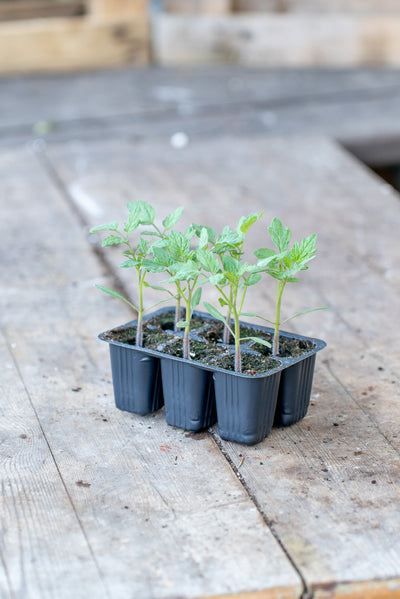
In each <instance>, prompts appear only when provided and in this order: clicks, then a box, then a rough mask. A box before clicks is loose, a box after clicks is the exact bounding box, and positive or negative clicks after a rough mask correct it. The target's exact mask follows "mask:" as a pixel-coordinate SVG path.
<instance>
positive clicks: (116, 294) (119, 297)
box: [95, 284, 138, 312]
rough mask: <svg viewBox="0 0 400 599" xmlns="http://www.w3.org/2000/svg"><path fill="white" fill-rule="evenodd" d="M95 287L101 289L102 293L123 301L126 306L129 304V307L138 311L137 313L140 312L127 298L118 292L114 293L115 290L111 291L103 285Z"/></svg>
mask: <svg viewBox="0 0 400 599" xmlns="http://www.w3.org/2000/svg"><path fill="white" fill-rule="evenodd" d="M95 287H97V289H100V291H104V293H108V295H111V296H112V297H116V298H117V299H120V300H122V301H123V302H125V303H126V304H129V306H131V308H133V309H134V310H136V312H138V308H136V306H134V305H133V304H131V302H130V301H129V300H127V299H126V297H124V296H123V295H121V294H120V293H118V291H114V289H109V288H108V287H103V285H97V284H96V285H95Z"/></svg>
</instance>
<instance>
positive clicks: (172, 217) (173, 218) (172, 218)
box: [162, 206, 183, 229]
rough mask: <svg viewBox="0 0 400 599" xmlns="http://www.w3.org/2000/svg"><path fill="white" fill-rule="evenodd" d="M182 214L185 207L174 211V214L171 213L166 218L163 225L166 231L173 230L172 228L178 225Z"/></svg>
mask: <svg viewBox="0 0 400 599" xmlns="http://www.w3.org/2000/svg"><path fill="white" fill-rule="evenodd" d="M182 212H183V207H182V206H181V207H179V208H177V209H176V210H174V211H173V212H171V214H168V216H166V217H165V218H164V220H163V223H162V224H163V227H164V229H172V227H173V226H174V225H176V223H177V222H178V220H179V219H180V217H181V216H182Z"/></svg>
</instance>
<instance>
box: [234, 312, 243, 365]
mask: <svg viewBox="0 0 400 599" xmlns="http://www.w3.org/2000/svg"><path fill="white" fill-rule="evenodd" d="M233 318H234V320H235V372H242V356H241V354H240V324H239V315H238V313H237V312H236V309H234V310H233Z"/></svg>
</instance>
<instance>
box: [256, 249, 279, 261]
mask: <svg viewBox="0 0 400 599" xmlns="http://www.w3.org/2000/svg"><path fill="white" fill-rule="evenodd" d="M254 255H255V256H256V258H258V259H259V260H265V259H267V258H274V257H275V256H276V252H275V251H274V250H268V249H267V248H260V249H259V250H256V251H255V252H254Z"/></svg>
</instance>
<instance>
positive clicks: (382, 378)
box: [0, 70, 400, 599]
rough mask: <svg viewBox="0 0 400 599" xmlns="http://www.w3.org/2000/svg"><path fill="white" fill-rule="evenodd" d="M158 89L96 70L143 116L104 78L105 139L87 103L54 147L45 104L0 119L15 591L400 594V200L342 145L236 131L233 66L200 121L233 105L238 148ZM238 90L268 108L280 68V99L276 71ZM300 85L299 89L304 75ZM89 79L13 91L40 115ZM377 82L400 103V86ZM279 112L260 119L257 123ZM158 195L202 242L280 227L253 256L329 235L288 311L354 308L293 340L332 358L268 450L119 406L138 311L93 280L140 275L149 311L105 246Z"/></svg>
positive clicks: (191, 77)
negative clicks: (32, 97) (306, 405)
mask: <svg viewBox="0 0 400 599" xmlns="http://www.w3.org/2000/svg"><path fill="white" fill-rule="evenodd" d="M224 73H225V75H224ZM158 76H159V77H160V78H161V79H162V78H164V80H163V81H161V83H160V82H159V80H158V79H157V73H152V72H147V71H142V72H138V73H130V74H129V77H128V76H127V75H126V74H125V73H122V72H121V73H119V74H118V73H109V74H107V73H103V74H102V75H100V74H98V75H93V78H94V80H96V81H97V89H98V87H99V86H100V87H101V85H100V82H102V84H103V86H104V87H103V89H104V90H106V83H107V82H108V86H109V88H108V92H107V93H108V94H109V97H110V98H115V97H118V95H119V94H121V96H120V97H122V96H123V95H124V94H122V92H121V89H120V88H119V87H118V85H116V84H115V83H116V82H118V81H119V82H120V84H121V85H122V83H123V81H124V77H125V78H126V79H125V84H126V85H128V80H129V81H130V83H131V84H132V88H131V89H132V90H135V91H134V92H132V96H134V100H132V106H131V112H130V113H129V114H127V113H123V114H122V115H121V110H122V111H123V110H124V108H125V107H126V104H127V103H128V100H125V105H124V102H123V101H122V100H121V103H118V102H116V101H114V103H113V101H112V100H111V101H110V105H109V106H107V102H106V101H105V98H104V97H101V98H100V99H98V102H97V103H96V97H94V96H90V88H91V86H90V85H89V80H87V82H86V85H87V88H86V90H87V93H88V94H89V97H93V100H92V104H91V105H92V106H93V112H94V113H96V111H97V112H98V113H99V114H98V117H97V118H98V120H97V121H96V119H95V118H94V117H93V120H90V118H92V117H90V118H89V116H87V115H83V108H81V109H80V110H78V109H77V106H78V102H77V101H76V105H75V113H74V112H73V106H74V101H71V102H70V103H69V104H68V102H65V103H64V105H63V106H61V105H60V104H58V105H56V104H44V105H43V106H42V114H44V115H46V118H48V119H49V120H51V121H52V122H53V123H54V128H53V132H52V133H50V134H49V136H48V138H47V140H45V141H44V140H43V139H34V136H32V135H31V136H30V135H29V122H33V121H34V120H37V117H36V116H35V115H36V114H38V107H39V102H38V100H37V99H36V108H35V102H32V104H31V106H30V108H28V110H30V113H29V112H28V113H27V114H25V123H24V122H23V119H24V116H23V115H22V113H21V110H19V109H18V102H20V105H21V107H22V104H23V103H22V101H21V99H19V100H18V99H17V100H16V101H15V102H14V103H13V102H11V103H10V104H8V105H7V106H8V118H9V119H13V120H8V121H7V122H5V119H6V117H5V116H4V112H3V117H2V118H3V121H0V133H1V134H2V149H1V150H0V171H1V181H2V186H1V192H0V193H1V206H2V220H1V234H2V244H1V252H2V256H1V265H2V273H3V276H2V282H1V286H2V292H1V299H0V302H1V304H0V305H1V311H0V313H1V321H0V322H1V341H0V346H1V354H2V364H3V368H2V376H1V408H0V410H1V416H2V417H1V420H0V426H1V437H0V439H1V444H0V457H1V470H2V503H1V508H0V515H1V524H2V535H1V537H0V555H1V567H0V589H1V593H0V595H1V597H2V598H3V597H4V598H7V599H8V598H10V599H11V598H13V599H14V598H16V597H21V598H24V599H25V598H29V599H36V598H42V597H45V598H51V599H53V598H54V599H56V598H57V599H64V598H65V599H67V598H68V599H69V598H70V597H74V598H81V597H82V598H83V597H85V598H86V597H96V598H97V597H98V598H102V597H107V598H117V599H120V598H122V599H125V598H127V599H128V598H129V599H176V598H178V597H182V598H185V599H186V598H191V597H193V598H194V597H197V598H200V597H203V598H206V597H207V598H208V599H209V598H211V597H221V596H222V597H225V598H226V597H233V596H239V597H241V598H242V599H244V598H246V599H250V598H251V599H253V598H254V599H255V598H257V599H261V598H263V599H264V598H265V599H270V598H274V599H278V598H279V599H287V598H290V599H292V598H300V597H301V598H302V599H306V598H310V597H315V598H316V599H326V598H335V599H338V598H344V597H354V598H357V599H364V598H365V599H372V598H373V599H381V598H383V599H385V598H389V597H390V598H392V597H400V510H399V500H400V458H399V450H400V436H399V422H400V404H399V359H400V343H399V335H398V328H397V327H398V323H399V322H400V307H399V290H400V277H399V267H398V265H399V263H400V249H399V244H398V231H399V230H400V204H399V195H398V194H397V193H396V192H395V191H394V190H393V189H392V188H391V187H390V186H388V185H387V184H386V183H384V182H383V181H381V180H380V179H379V178H378V177H377V176H376V175H374V174H373V173H371V172H370V171H369V170H368V169H367V168H365V167H364V166H363V165H361V163H359V162H358V160H357V159H356V158H354V157H353V156H352V155H350V154H349V153H348V152H347V151H346V150H344V149H343V148H342V147H341V146H340V145H339V144H338V143H337V142H336V141H334V140H332V139H330V138H329V135H327V134H328V133H329V131H328V132H326V133H324V132H323V131H321V130H319V131H317V132H312V133H311V134H310V133H307V132H306V131H304V130H303V131H298V132H296V134H294V132H293V131H291V132H288V133H286V134H285V133H284V132H282V131H277V132H276V134H275V135H271V133H269V134H268V135H260V131H256V128H252V127H250V126H249V127H248V130H247V133H246V131H244V130H243V131H241V132H240V133H239V132H238V131H234V130H233V131H231V130H230V129H229V127H228V126H227V123H228V122H229V121H228V119H227V116H226V114H224V106H225V105H226V95H225V90H226V85H227V82H228V81H229V80H230V81H231V85H232V78H233V77H234V74H233V72H232V70H230V71H226V72H225V71H221V73H220V77H219V84H218V85H219V88H220V91H218V85H217V78H216V75H215V72H214V73H211V74H210V76H209V79H208V80H207V78H206V77H205V74H204V73H200V74H196V73H195V74H193V73H192V74H190V73H187V74H186V79H187V81H189V83H187V86H188V87H187V89H189V90H192V92H191V94H192V100H191V102H192V104H193V103H194V104H195V105H196V101H195V99H196V98H200V100H198V103H197V104H198V106H200V107H201V106H203V107H204V106H205V105H206V104H207V102H210V101H211V100H210V98H211V97H214V99H213V102H214V108H213V109H210V108H208V109H207V110H208V111H209V112H210V113H213V114H214V116H210V119H211V120H212V119H214V122H215V123H217V124H218V123H219V125H218V126H217V133H218V134H217V135H214V134H212V133H207V131H205V130H204V128H202V127H204V120H202V119H201V118H200V117H199V116H198V115H197V117H196V118H195V116H192V117H190V118H191V120H190V119H189V121H186V120H185V119H186V118H189V117H185V115H183V116H182V115H181V116H179V115H178V113H177V110H176V109H175V108H176V107H175V108H174V109H172V108H171V106H169V107H168V103H171V102H172V103H173V101H172V100H170V101H167V102H166V103H167V106H164V108H163V109H162V110H161V107H160V105H159V104H160V103H161V104H162V103H163V102H164V103H165V100H164V101H161V100H159V97H158V99H157V98H156V100H154V102H153V103H151V102H150V101H149V102H147V99H146V98H155V97H156V91H155V90H158V91H157V93H158V94H159V95H160V93H161V95H162V94H164V98H165V97H166V96H168V94H170V96H171V94H172V95H174V94H175V97H176V95H177V94H178V95H179V94H181V97H182V96H184V94H185V93H187V92H183V91H182V89H184V88H181V91H180V92H178V91H177V87H178V85H177V77H178V76H179V77H181V78H183V77H184V73H182V72H181V73H180V74H178V75H177V74H175V75H173V74H171V77H172V79H173V77H175V79H174V82H173V85H172V86H170V88H169V90H168V84H167V81H166V80H167V73H166V72H162V73H158ZM369 76H370V78H371V79H370V80H371V81H372V75H371V74H370V75H369ZM396 76H397V77H398V74H396ZM224 77H225V79H224ZM235 77H236V79H240V77H242V79H243V80H244V81H247V83H248V84H250V80H252V81H253V84H252V85H253V89H254V92H253V95H256V94H257V93H259V94H260V98H259V100H257V102H264V101H267V100H265V98H266V97H267V95H268V93H270V94H271V93H272V90H271V88H268V86H266V88H265V89H264V95H263V94H262V92H261V91H260V90H261V88H262V81H263V79H262V78H261V79H260V73H258V77H259V82H260V88H258V87H257V85H256V74H255V73H254V72H253V73H252V72H249V73H244V72H241V71H237V72H236V73H235ZM251 77H253V79H251ZM285 77H286V82H287V86H288V87H290V85H289V83H291V89H292V92H290V93H293V90H294V89H295V88H296V83H295V80H296V77H298V76H297V75H295V74H293V80H291V81H289V80H290V77H289V76H288V74H287V73H286V75H285V76H284V77H283V79H285ZM323 77H326V83H325V85H328V79H329V78H328V77H327V76H326V74H325V75H324V76H323ZM357 77H359V80H358V86H359V87H360V85H361V84H360V74H359V73H358V74H354V77H353V82H354V81H356V79H357ZM385 77H386V80H384V79H385ZM96 78H97V79H96ZM202 78H203V79H202ZM205 79H206V81H207V82H208V83H207V85H206V84H205V83H204V81H205ZM317 79H318V78H316V80H317ZM344 79H346V76H345V75H342V79H341V81H342V83H343V81H344ZM213 80H214V81H216V84H215V86H213V85H211V84H210V81H211V82H212V81H213ZM309 80H311V76H310V75H309ZM361 80H362V78H361ZM389 80H390V81H389ZM68 81H69V83H70V84H71V85H74V84H75V85H76V86H77V89H81V90H82V88H83V87H84V81H85V80H84V79H80V76H77V77H72V76H71V78H66V79H63V80H61V83H60V81H57V80H45V79H43V80H41V79H40V78H38V79H26V80H8V81H7V80H5V81H4V82H1V83H0V87H2V86H3V91H4V90H6V92H7V93H10V90H13V89H14V90H15V89H16V88H19V90H20V91H21V90H27V89H31V90H34V89H37V90H39V91H38V93H37V96H36V98H37V97H38V96H40V95H41V93H43V90H42V89H41V87H40V85H39V84H40V83H42V85H44V87H46V86H47V90H48V92H49V94H50V96H49V97H53V98H55V97H57V94H60V93H61V92H60V89H62V86H63V85H65V87H64V89H67V83H68ZM146 81H147V83H145V82H146ZM271 81H275V84H276V86H278V79H277V78H276V80H274V79H273V77H272V76H271ZM297 81H299V79H297ZM348 81H350V79H349V80H348ZM365 81H366V79H364V84H365ZM377 81H379V82H380V83H379V85H381V88H382V89H383V90H385V89H386V92H387V86H388V85H392V87H393V89H394V88H395V73H394V72H392V73H386V74H385V73H384V74H383V76H382V79H380V80H379V78H377ZM35 82H36V86H37V87H35ZM43 82H44V83H43ZM113 82H114V84H115V85H113ZM288 82H289V83H288ZM92 83H93V82H92ZM57 84H58V85H61V88H60V87H57ZM78 84H79V85H78ZM134 84H135V85H136V86H137V87H135V85H134ZM139 84H140V92H139V91H138V87H139ZM146 85H147V87H146ZM379 85H378V87H379ZM385 86H386V87H385ZM93 87H94V89H96V85H94V86H93ZM311 87H312V86H311V84H310V90H309V92H307V93H308V94H309V95H308V96H307V97H308V99H307V102H309V101H310V99H309V98H310V97H311ZM161 88H164V89H163V91H161V92H160V89H161ZM174 88H175V89H174ZM267 88H268V89H267ZM333 88H334V85H333V84H332V83H331V89H332V90H333ZM250 89H252V88H251V87H250ZM81 93H83V92H81ZM243 93H244V92H243ZM276 93H277V92H276ZM290 93H289V92H286V97H288V95H289V96H290ZM315 93H316V92H315ZM331 93H333V91H332V92H331ZM202 94H203V96H202ZM283 95H285V94H283ZM78 96H79V94H78ZM383 96H385V93H382V98H381V101H386V100H387V94H386V96H385V97H383ZM9 97H10V96H9ZM60 97H61V96H60ZM1 98H2V100H0V102H4V103H5V101H4V94H0V99H1ZM97 98H99V96H97ZM140 98H141V99H142V101H141V102H140V101H139V100H140ZM262 98H264V100H263V99H262ZM360 98H361V96H360ZM64 101H65V98H64ZM254 101H255V100H254ZM357 101H358V102H361V99H358V100H357ZM316 102H317V101H316ZM317 103H318V102H317ZM244 104H245V101H244V100H243V106H244ZM300 108H301V106H297V108H296V109H297V110H300ZM393 109H394V104H393ZM62 110H66V111H67V112H68V110H70V111H71V112H70V113H69V116H65V114H64V116H60V115H61V113H62ZM181 110H182V109H181ZM197 110H198V109H197V108H196V111H197ZM199 110H200V109H199ZM218 110H219V111H220V114H221V115H222V116H221V119H220V120H218V119H217V117H216V116H215V114H217V113H218ZM257 110H258V108H256V109H255V108H254V104H251V102H250V101H249V102H248V107H247V109H246V110H245V108H243V112H244V113H245V114H246V115H247V116H246V119H247V118H249V119H250V116H251V114H253V115H255V116H256V115H257V114H258V113H257ZM107 111H108V112H107ZM118 111H120V112H118ZM254 111H255V112H254ZM57 113H58V114H57ZM52 114H53V115H54V116H52ZM255 116H254V118H255ZM42 118H43V117H42ZM380 118H382V121H383V120H384V118H387V119H388V120H389V115H388V114H386V115H380ZM230 119H231V122H233V120H234V111H233V108H232V110H231V116H230ZM361 121H362V119H361V117H360V123H361ZM188 122H190V123H191V125H190V126H191V129H190V135H189V143H188V144H187V145H186V146H185V147H184V148H182V149H176V148H174V147H172V146H171V143H170V135H171V134H172V133H174V132H176V131H179V130H180V131H182V130H183V131H185V130H186V129H185V124H187V123H188ZM248 122H250V121H248ZM110 123H111V125H110ZM78 125H79V126H78ZM178 126H179V127H178ZM323 126H324V125H320V129H322V128H323ZM360 126H361V125H360ZM396 126H397V125H396V123H393V128H394V129H395V128H396ZM136 127H137V128H138V130H140V132H141V133H140V134H139V132H138V131H136V133H135V130H136ZM157 127H158V128H157ZM369 127H370V124H369V123H366V124H365V125H364V133H365V130H366V129H368V128H369ZM245 133H246V134H245ZM289 133H290V134H289ZM353 133H354V131H353V130H351V127H350V126H349V130H348V135H349V136H351V135H353ZM369 133H370V132H369V131H368V132H367V133H365V135H367V134H368V135H369ZM27 142H28V143H27ZM137 198H142V199H146V200H148V201H150V202H151V203H153V204H154V205H155V206H156V208H157V211H158V212H159V213H162V214H166V213H167V212H168V211H170V210H171V209H173V208H174V207H176V206H178V205H183V206H184V207H185V213H184V219H183V220H184V222H185V223H189V222H190V221H192V220H194V221H201V222H203V223H204V224H212V225H213V226H214V227H215V228H217V229H218V228H221V227H222V226H223V224H225V222H228V223H229V224H231V225H233V224H235V223H236V221H237V220H238V218H239V217H240V216H241V215H242V214H243V213H246V212H251V211H261V210H264V212H265V215H264V224H263V225H262V226H260V227H259V228H258V229H257V232H255V234H254V235H252V236H251V241H250V243H249V246H248V249H249V251H251V249H253V248H255V247H259V246H260V245H264V241H263V240H264V238H265V235H266V228H267V226H268V224H269V222H270V220H271V219H272V217H273V216H275V215H276V216H279V217H280V218H281V219H282V220H283V221H284V223H286V224H288V225H289V226H290V227H291V228H292V229H293V230H294V235H295V237H299V236H302V235H305V234H310V233H312V232H315V231H316V232H318V235H319V238H318V257H317V259H316V260H315V262H314V263H313V264H312V266H311V268H310V270H309V271H308V272H307V273H304V276H302V280H301V283H300V284H299V285H298V286H297V287H295V286H293V287H292V289H289V290H288V291H287V296H286V304H285V311H287V313H288V314H290V313H292V311H293V308H294V309H297V308H299V309H303V308H304V309H307V308H309V307H313V306H319V305H330V306H331V310H330V311H328V312H325V311H323V312H316V313H314V314H310V315H308V316H304V317H303V318H302V319H301V320H300V319H299V320H298V321H297V322H296V321H294V322H293V325H295V327H296V328H293V327H292V330H301V331H302V332H304V333H305V334H312V335H313V336H317V337H321V338H323V339H325V340H326V341H327V343H328V347H327V349H326V350H324V352H323V353H322V354H320V355H319V356H318V359H317V370H316V375H315V382H314V387H313V395H312V402H311V406H310V410H309V413H308V415H307V417H306V418H305V419H304V420H303V421H301V422H299V423H298V424H296V425H293V426H291V427H289V428H286V429H278V428H277V429H273V432H272V434H271V435H270V436H269V437H268V438H267V439H266V440H265V441H264V442H263V443H260V444H258V445H256V446H254V447H245V446H241V445H238V444H234V443H228V442H225V441H222V440H221V439H220V438H219V436H218V428H217V427H214V428H213V429H212V430H210V431H209V432H205V433H202V434H198V435H194V434H191V433H188V432H185V431H183V430H179V429H175V428H173V427H169V426H168V425H166V423H165V418H164V414H163V412H162V411H161V412H159V413H157V414H153V415H150V416H147V417H139V416H135V415H132V414H128V413H123V412H119V411H118V410H116V409H115V407H114V406H113V394H112V385H111V375H110V367H109V363H108V355H107V348H106V347H105V346H104V344H101V343H100V342H99V341H98V340H97V338H96V335H97V333H99V332H100V331H102V330H105V329H106V328H110V327H112V326H114V325H117V324H121V323H123V322H126V321H127V320H129V319H130V318H131V316H132V315H131V313H130V312H128V310H127V309H126V308H125V305H123V304H122V303H118V302H117V301H114V300H112V299H111V298H109V297H108V296H105V295H103V294H101V293H100V292H98V291H97V290H96V289H94V288H93V284H94V283H103V284H107V285H109V286H112V285H113V284H115V282H116V280H117V279H118V280H119V282H120V283H121V284H122V285H124V287H125V289H126V292H127V293H129V294H131V295H132V297H134V294H135V290H134V287H133V286H132V284H131V282H130V280H129V276H128V273H126V272H125V271H123V272H119V270H118V267H117V264H118V262H119V257H118V256H117V255H116V252H113V251H109V252H108V254H103V253H102V252H101V251H100V250H99V248H98V245H94V244H93V242H94V241H96V239H92V238H91V236H89V234H88V229H89V227H90V226H93V225H95V224H98V223H100V222H107V221H108V220H109V219H114V218H118V217H120V218H123V216H124V212H125V208H124V207H125V204H126V202H127V201H128V200H134V199H137ZM272 299H273V289H271V288H270V287H267V286H263V287H261V289H260V290H259V291H258V292H257V293H255V294H254V295H253V296H252V298H251V304H252V307H254V308H255V310H256V311H257V310H260V309H262V310H263V311H268V310H270V309H271V306H272Z"/></svg>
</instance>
